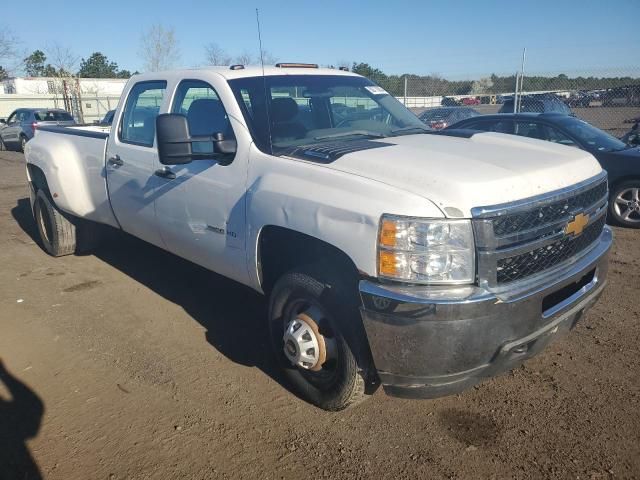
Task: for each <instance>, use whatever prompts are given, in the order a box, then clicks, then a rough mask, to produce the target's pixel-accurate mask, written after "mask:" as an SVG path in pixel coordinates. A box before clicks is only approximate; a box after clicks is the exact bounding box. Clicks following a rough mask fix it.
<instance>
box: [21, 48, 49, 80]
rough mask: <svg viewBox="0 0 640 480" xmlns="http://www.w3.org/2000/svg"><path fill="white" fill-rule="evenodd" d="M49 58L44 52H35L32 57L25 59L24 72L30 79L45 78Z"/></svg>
mask: <svg viewBox="0 0 640 480" xmlns="http://www.w3.org/2000/svg"><path fill="white" fill-rule="evenodd" d="M46 61H47V56H46V55H45V54H44V52H43V51H42V50H35V51H34V52H33V53H32V54H31V55H29V56H28V57H27V58H25V59H24V70H25V72H26V74H27V76H29V77H44V76H46V75H45V74H44V71H45V68H46V67H45V62H46Z"/></svg>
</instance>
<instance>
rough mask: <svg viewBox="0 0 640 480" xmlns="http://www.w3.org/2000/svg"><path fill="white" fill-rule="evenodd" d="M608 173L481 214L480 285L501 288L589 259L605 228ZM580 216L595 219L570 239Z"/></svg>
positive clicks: (477, 218)
mask: <svg viewBox="0 0 640 480" xmlns="http://www.w3.org/2000/svg"><path fill="white" fill-rule="evenodd" d="M607 200H608V188H607V177H606V173H605V172H602V173H601V174H600V175H598V176H596V177H594V178H592V179H590V180H587V181H585V182H582V183H580V184H578V185H574V186H573V187H570V188H567V189H563V190H560V191H556V192H551V193H549V194H546V195H542V196H538V197H534V198H530V199H526V200H523V201H520V202H514V203H511V204H505V205H496V206H493V207H482V208H475V209H473V210H472V214H473V217H474V219H473V225H474V231H475V237H476V246H477V250H478V279H479V281H480V283H481V284H484V285H485V286H496V287H497V286H500V285H503V284H507V283H509V282H515V281H519V280H524V279H527V278H529V277H532V276H534V275H536V274H539V273H542V272H545V271H547V270H549V269H552V268H554V267H557V266H559V265H562V264H563V263H564V262H569V261H571V259H573V258H576V257H579V256H581V255H582V254H584V253H586V252H587V251H588V250H589V249H590V247H591V246H593V245H594V244H595V242H596V241H597V240H598V238H599V237H600V234H601V233H602V230H603V228H604V225H605V219H606V210H607ZM578 213H584V214H586V215H588V216H589V223H588V224H587V226H586V227H585V228H584V230H583V231H582V233H581V234H579V235H576V236H574V235H571V234H565V228H566V226H567V223H568V222H570V221H571V220H573V218H574V216H575V215H577V214H578Z"/></svg>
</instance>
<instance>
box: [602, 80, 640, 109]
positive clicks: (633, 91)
mask: <svg viewBox="0 0 640 480" xmlns="http://www.w3.org/2000/svg"><path fill="white" fill-rule="evenodd" d="M600 98H601V100H602V105H603V106H605V107H627V106H633V105H640V85H628V86H624V87H614V88H609V89H607V90H605V91H604V92H602V93H601V94H600Z"/></svg>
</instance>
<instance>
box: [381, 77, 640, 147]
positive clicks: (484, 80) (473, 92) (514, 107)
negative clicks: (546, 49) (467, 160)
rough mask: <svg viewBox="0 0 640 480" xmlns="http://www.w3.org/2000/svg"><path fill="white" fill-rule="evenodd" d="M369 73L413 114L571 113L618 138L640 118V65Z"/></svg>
mask: <svg viewBox="0 0 640 480" xmlns="http://www.w3.org/2000/svg"><path fill="white" fill-rule="evenodd" d="M369 78H370V79H371V80H373V81H374V82H375V83H377V84H378V85H380V86H381V87H383V88H384V89H385V90H387V91H388V92H389V93H391V94H392V95H394V96H395V97H397V98H398V99H399V100H400V101H401V102H402V103H404V104H405V105H406V106H407V107H409V108H410V109H411V110H413V111H414V112H415V113H416V114H420V113H422V112H423V111H425V110H427V109H436V108H441V107H448V108H459V109H460V110H459V111H458V112H457V113H458V114H459V115H460V116H461V117H462V116H464V115H466V114H469V113H468V112H471V113H470V114H475V113H478V114H493V113H514V112H561V113H570V114H573V115H575V116H577V117H578V118H581V119H583V120H585V121H587V122H589V123H591V124H592V125H594V126H596V127H598V128H600V129H602V130H605V131H607V132H609V133H611V134H612V135H614V136H616V137H621V136H622V135H624V134H625V133H626V132H628V131H629V130H630V128H631V127H632V125H633V124H634V123H636V122H637V121H638V120H639V119H640V66H638V67H632V68H620V69H607V70H606V71H603V70H602V69H599V70H598V69H593V70H591V71H590V72H589V73H588V74H584V73H580V74H578V73H576V74H566V73H565V74H556V73H545V72H541V73H538V72H530V73H527V72H525V73H524V75H522V74H520V73H514V74H511V75H496V74H487V75H484V76H482V75H480V76H477V78H475V79H469V80H449V79H446V78H444V77H441V76H438V75H425V76H419V75H402V76H395V75H380V74H378V75H369ZM471 109H472V110H475V112H473V111H472V110H471ZM459 119H462V118H459Z"/></svg>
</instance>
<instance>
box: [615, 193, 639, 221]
mask: <svg viewBox="0 0 640 480" xmlns="http://www.w3.org/2000/svg"><path fill="white" fill-rule="evenodd" d="M613 211H614V213H615V215H616V217H618V219H619V220H620V221H622V222H627V223H634V224H636V223H640V186H639V187H631V188H625V189H624V190H622V191H620V192H619V193H618V195H616V198H615V199H614V200H613Z"/></svg>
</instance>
